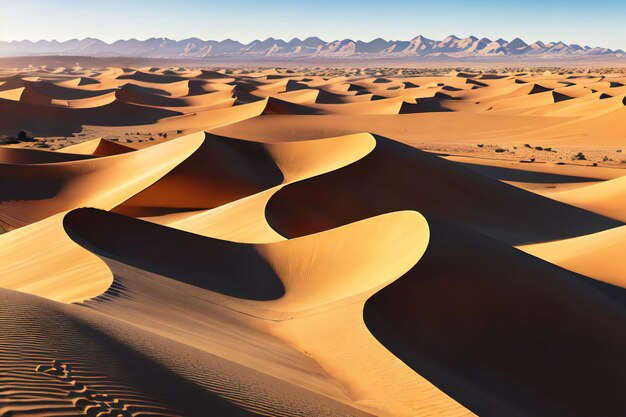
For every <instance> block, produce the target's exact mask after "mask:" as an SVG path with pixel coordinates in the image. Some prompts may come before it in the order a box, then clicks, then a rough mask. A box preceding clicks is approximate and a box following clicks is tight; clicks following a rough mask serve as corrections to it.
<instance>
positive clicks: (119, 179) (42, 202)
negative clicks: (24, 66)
mask: <svg viewBox="0 0 626 417" xmlns="http://www.w3.org/2000/svg"><path fill="white" fill-rule="evenodd" d="M203 139H204V133H203V132H199V133H195V134H191V135H188V136H184V137H181V138H178V139H175V140H172V141H170V142H166V143H163V144H159V145H155V146H153V147H151V148H148V149H144V150H141V151H138V152H129V153H125V154H119V155H112V156H107V157H101V158H93V159H87V160H82V161H70V162H59V163H53V164H37V165H14V164H0V174H2V176H3V178H4V179H5V181H7V184H8V185H7V187H6V189H5V190H4V201H2V202H1V203H0V226H3V227H4V228H5V229H14V228H17V227H21V226H24V225H26V224H29V223H33V222H35V221H38V220H42V219H44V218H46V217H48V216H51V215H54V214H57V213H60V212H63V211H66V210H71V209H73V208H75V207H80V206H95V207H99V208H103V209H111V208H113V207H115V206H117V205H119V204H120V203H122V202H123V201H125V200H127V199H128V198H130V197H131V196H133V195H135V194H137V193H138V192H140V191H142V190H143V189H145V188H146V187H148V186H149V185H151V184H152V183H154V182H155V181H157V180H158V179H159V178H161V177H162V176H163V175H165V174H166V173H167V172H169V171H170V170H171V169H172V168H174V167H175V166H177V165H178V164H180V163H181V162H182V161H184V160H185V159H186V158H187V157H188V156H189V155H191V154H192V153H193V152H194V151H195V150H196V149H197V148H198V146H200V144H201V143H202V141H203ZM137 167H146V169H142V170H139V171H138V170H137Z"/></svg>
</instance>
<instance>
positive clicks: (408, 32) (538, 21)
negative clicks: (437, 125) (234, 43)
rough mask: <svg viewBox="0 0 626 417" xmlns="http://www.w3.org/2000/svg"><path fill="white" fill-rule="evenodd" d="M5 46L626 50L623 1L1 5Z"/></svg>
mask: <svg viewBox="0 0 626 417" xmlns="http://www.w3.org/2000/svg"><path fill="white" fill-rule="evenodd" d="M0 10H2V14H0V40H21V39H30V40H39V39H57V40H67V39H71V38H84V37H87V36H92V37H97V38H100V39H102V40H105V41H113V40H117V39H120V38H122V39H128V38H138V39H146V38H149V37H162V36H165V37H169V38H172V39H183V38H187V37H192V36H196V37H199V38H202V39H218V40H221V39H225V38H231V39H236V40H240V41H242V42H248V41H250V40H253V39H257V38H259V39H265V38H267V37H269V36H274V37H279V38H284V39H290V38H292V37H294V36H298V37H301V38H304V37H307V36H319V37H321V38H322V39H324V40H327V41H330V40H335V39H344V38H352V39H361V40H371V39H373V38H376V37H382V38H385V39H393V40H395V39H403V40H406V39H410V38H412V37H414V36H416V35H418V34H423V35H424V36H426V37H429V38H434V39H442V38H444V37H445V36H447V35H449V34H455V35H457V36H460V37H464V36H468V35H476V36H479V37H482V36H486V37H489V38H492V39H495V38H498V37H503V38H505V39H512V38H514V37H517V36H519V37H521V38H522V39H524V40H525V41H527V42H534V41H535V40H538V39H541V40H543V41H556V40H562V41H564V42H566V43H581V44H588V45H591V46H605V47H610V48H622V49H626V25H625V24H624V22H625V21H626V0H603V1H596V2H593V1H589V0H585V1H582V0H570V1H565V0H543V1H539V0H513V1H510V0H500V1H494V0H472V1H467V0H465V1H463V0H438V1H430V0H429V1H421V0H412V1H409V0H396V1H394V0H386V1H385V0H378V1H369V0H358V1H357V0H344V1H341V0H335V1H331V0H317V1H311V0H220V1H212V0H209V1H200V0H168V1H165V0H78V1H77V0H0Z"/></svg>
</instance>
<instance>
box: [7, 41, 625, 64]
mask: <svg viewBox="0 0 626 417" xmlns="http://www.w3.org/2000/svg"><path fill="white" fill-rule="evenodd" d="M30 55H72V56H93V57H114V56H115V57H142V58H195V59H198V58H210V57H222V58H246V57H250V58H254V57H266V58H272V57H275V58H282V59H289V58H293V59H298V58H310V57H320V58H323V57H328V58H334V57H342V58H350V57H357V58H358V57H375V58H385V57H389V58H410V57H415V58H419V57H422V58H437V57H439V58H470V57H505V56H508V57H525V56H528V57H535V58H546V59H549V58H551V57H555V58H558V57H577V56H601V57H623V56H625V53H624V51H623V50H621V49H618V50H612V49H609V48H601V47H594V48H592V47H590V46H581V45H577V44H569V45H568V44H565V43H564V42H549V43H544V42H542V41H537V42H535V43H532V44H528V43H526V42H524V41H523V40H522V39H520V38H515V39H513V40H511V41H507V40H504V39H502V38H500V39H497V40H491V39H488V38H480V39H479V38H477V37H475V36H469V37H467V38H459V37H456V36H454V35H450V36H448V37H447V38H445V39H443V40H440V41H438V40H433V39H428V38H425V37H424V36H421V35H420V36H416V37H415V38H413V39H411V40H407V41H387V40H384V39H381V38H377V39H374V40H372V41H370V42H364V41H360V40H357V41H354V40H352V39H344V40H336V41H333V42H326V41H323V40H321V39H320V38H317V37H309V38H306V39H304V40H301V39H298V38H294V39H292V40H290V41H285V40H282V39H274V38H268V39H265V40H262V41H261V40H254V41H252V42H250V43H248V44H243V43H241V42H238V41H234V40H231V39H226V40H223V41H214V40H206V41H205V40H201V39H198V38H189V39H183V40H180V41H176V40H173V39H168V38H150V39H146V40H137V39H129V40H118V41H115V42H113V43H106V42H103V41H101V40H99V39H95V38H85V39H80V40H79V39H72V40H68V41H65V42H59V41H56V40H52V41H46V40H40V41H37V42H33V41H28V40H23V41H10V42H6V41H3V42H0V56H5V57H8V56H30Z"/></svg>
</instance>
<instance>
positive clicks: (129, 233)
mask: <svg viewBox="0 0 626 417" xmlns="http://www.w3.org/2000/svg"><path fill="white" fill-rule="evenodd" d="M63 224H64V228H65V230H66V232H67V233H68V235H69V236H70V237H71V238H72V239H73V240H74V241H76V242H77V243H78V244H80V245H81V246H83V247H84V248H87V249H89V250H90V251H92V252H95V253H98V254H101V255H103V256H106V257H108V258H112V259H115V260H118V261H120V262H124V263H127V264H129V265H132V266H134V267H136V268H139V269H144V270H147V271H150V272H153V273H156V274H159V275H165V276H167V277H170V278H172V279H176V280H179V281H182V282H185V283H187V284H189V285H193V286H196V287H200V288H204V289H208V290H211V291H214V292H218V293H221V294H224V295H230V296H232V297H237V298H246V299H254V300H271V299H275V298H279V297H281V296H282V295H283V293H284V290H283V286H282V284H281V282H280V280H279V279H278V277H276V275H275V273H274V271H273V270H272V268H271V267H270V265H268V264H267V262H266V261H265V260H264V259H263V258H261V256H259V254H258V253H257V252H256V251H255V249H254V247H253V246H251V245H243V244H240V243H234V242H228V241H220V240H216V239H211V238H207V237H203V236H199V235H194V234H190V233H186V232H182V231H180V230H176V229H171V228H169V227H165V226H161V225H157V224H153V223H148V222H144V221H141V220H136V219H134V218H132V217H126V216H123V215H120V214H115V213H106V212H98V211H95V210H90V209H82V210H73V211H71V212H70V213H68V214H67V215H66V216H65V217H64V220H63ZM113 231H114V232H113ZM112 232H113V233H112Z"/></svg>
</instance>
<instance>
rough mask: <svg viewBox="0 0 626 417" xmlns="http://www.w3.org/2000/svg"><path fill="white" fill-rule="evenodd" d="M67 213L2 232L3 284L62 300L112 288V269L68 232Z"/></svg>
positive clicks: (0, 278) (0, 264) (0, 281)
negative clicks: (66, 228)
mask: <svg viewBox="0 0 626 417" xmlns="http://www.w3.org/2000/svg"><path fill="white" fill-rule="evenodd" d="M64 216H65V213H59V214H56V215H53V216H50V217H48V218H46V219H44V220H41V221H38V222H36V223H33V224H30V225H28V226H24V227H22V228H20V229H17V230H14V231H12V232H10V233H6V234H3V235H0V288H7V289H11V290H17V291H21V292H24V293H28V294H33V295H36V296H39V297H43V298H47V299H49V300H53V301H58V302H61V303H76V302H82V301H85V300H87V299H89V298H93V297H96V296H98V295H100V294H102V293H103V292H105V291H107V290H108V289H109V287H110V286H111V284H112V283H113V275H112V274H111V270H110V269H109V268H108V267H107V266H106V264H105V263H104V262H102V260H101V259H100V258H98V257H97V256H95V255H94V254H92V253H91V252H89V251H87V250H85V249H84V248H82V247H80V246H79V245H77V244H76V243H75V242H74V241H73V240H72V239H70V238H69V236H67V234H66V233H65V230H63V217H64Z"/></svg>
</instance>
